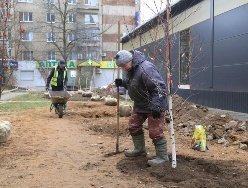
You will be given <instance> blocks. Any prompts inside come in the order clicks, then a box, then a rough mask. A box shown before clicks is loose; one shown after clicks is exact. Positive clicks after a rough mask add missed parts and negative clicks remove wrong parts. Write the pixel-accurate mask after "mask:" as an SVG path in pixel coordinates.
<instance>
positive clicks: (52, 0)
mask: <svg viewBox="0 0 248 188" xmlns="http://www.w3.org/2000/svg"><path fill="white" fill-rule="evenodd" d="M47 4H55V1H54V0H47Z"/></svg>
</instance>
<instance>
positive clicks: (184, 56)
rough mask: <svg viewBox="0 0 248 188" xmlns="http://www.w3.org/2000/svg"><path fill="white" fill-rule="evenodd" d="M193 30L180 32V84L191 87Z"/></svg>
mask: <svg viewBox="0 0 248 188" xmlns="http://www.w3.org/2000/svg"><path fill="white" fill-rule="evenodd" d="M191 42H192V41H191V30H190V29H186V30H183V31H181V32H180V57H179V59H180V64H179V68H180V69H179V70H180V72H179V74H180V75H179V79H180V80H179V83H180V85H190V66H191V62H192V45H191Z"/></svg>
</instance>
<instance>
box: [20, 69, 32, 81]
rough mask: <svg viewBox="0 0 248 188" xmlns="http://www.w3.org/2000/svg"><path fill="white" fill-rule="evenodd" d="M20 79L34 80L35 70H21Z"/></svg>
mask: <svg viewBox="0 0 248 188" xmlns="http://www.w3.org/2000/svg"><path fill="white" fill-rule="evenodd" d="M20 80H21V81H33V80H34V71H33V70H21V71H20Z"/></svg>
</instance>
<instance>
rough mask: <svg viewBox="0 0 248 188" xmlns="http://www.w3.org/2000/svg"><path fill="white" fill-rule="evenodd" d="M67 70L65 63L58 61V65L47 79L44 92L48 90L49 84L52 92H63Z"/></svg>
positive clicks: (65, 87)
mask: <svg viewBox="0 0 248 188" xmlns="http://www.w3.org/2000/svg"><path fill="white" fill-rule="evenodd" d="M67 81H68V78H67V69H66V63H65V61H63V60H61V61H59V64H58V65H57V66H56V67H54V68H53V69H52V70H51V72H50V74H49V76H48V78H47V84H46V90H48V89H49V85H50V84H51V87H52V91H63V90H66V89H67Z"/></svg>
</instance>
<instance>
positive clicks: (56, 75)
mask: <svg viewBox="0 0 248 188" xmlns="http://www.w3.org/2000/svg"><path fill="white" fill-rule="evenodd" d="M66 74H67V69H66V67H65V71H64V72H63V76H64V79H63V84H64V83H65V77H66ZM58 76H59V71H58V70H57V67H55V69H54V74H53V77H52V79H51V85H52V86H57V85H58V83H57V79H58Z"/></svg>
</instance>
